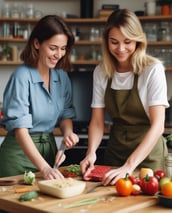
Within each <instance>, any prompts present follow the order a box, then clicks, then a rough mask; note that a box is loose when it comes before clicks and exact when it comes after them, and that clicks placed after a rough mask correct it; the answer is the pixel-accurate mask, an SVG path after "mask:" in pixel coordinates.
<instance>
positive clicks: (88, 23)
mask: <svg viewBox="0 0 172 213" xmlns="http://www.w3.org/2000/svg"><path fill="white" fill-rule="evenodd" d="M106 19H107V18H106V17H104V18H83V19H82V18H67V19H65V20H66V22H67V23H68V24H69V26H70V27H71V29H72V31H73V33H74V35H75V38H76V41H75V45H74V48H73V50H72V56H71V60H72V63H73V65H74V66H91V65H92V66H95V65H96V64H97V63H98V62H99V61H100V60H101V58H102V55H101V34H102V30H103V27H104V24H105V22H106ZM139 19H140V21H141V23H142V24H143V27H144V29H145V32H146V33H148V32H147V31H146V26H147V25H149V27H150V30H151V29H153V28H152V27H151V25H150V24H152V26H156V32H155V35H154V36H158V28H159V26H160V25H161V27H162V29H164V27H165V26H164V24H168V26H169V30H170V32H171V30H172V15H169V16H140V17H139ZM37 21H38V19H36V18H24V19H20V18H0V28H1V32H2V34H1V36H0V44H1V46H4V45H9V46H11V47H12V46H14V45H15V46H17V47H18V51H19V52H20V51H21V49H22V48H23V45H24V44H25V42H26V40H27V38H28V36H29V33H30V31H31V29H32V27H33V26H34V24H35V23H36V22H37ZM5 24H7V26H10V28H9V30H10V31H8V29H6V25H5ZM4 27H5V29H4ZM17 27H18V28H17ZM15 28H17V29H15ZM170 34H171V33H170ZM147 36H149V35H147ZM171 46H172V38H171V37H170V38H167V39H166V40H159V39H158V38H157V39H156V38H155V39H150V40H149V39H148V52H150V53H151V54H152V55H155V56H157V57H160V58H163V59H165V66H166V70H167V71H172V62H171V59H170V58H171V57H172V50H171V49H172V48H171ZM167 58H169V60H168V62H167V61H166V60H167ZM12 59H13V58H12V56H10V57H9V58H8V59H7V60H2V59H1V60H0V65H8V66H10V65H13V66H16V65H18V64H20V63H21V61H20V60H19V57H17V60H12Z"/></svg>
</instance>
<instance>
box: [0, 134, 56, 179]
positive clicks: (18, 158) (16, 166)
mask: <svg viewBox="0 0 172 213" xmlns="http://www.w3.org/2000/svg"><path fill="white" fill-rule="evenodd" d="M30 136H31V138H32V140H33V142H34V143H35V146H36V147H37V149H38V151H39V152H40V154H41V155H42V156H43V158H44V159H45V160H46V161H47V162H48V163H49V164H50V166H53V164H54V160H55V155H56V153H57V146H56V142H55V138H54V136H53V134H52V133H34V134H30ZM0 162H1V163H0V177H7V176H14V175H20V174H24V172H25V171H32V172H37V171H38V169H37V168H36V167H35V165H33V164H32V162H31V161H30V160H29V159H28V157H27V156H26V155H25V153H24V152H23V150H22V148H21V146H20V145H19V143H18V141H17V139H16V137H15V135H14V134H13V133H8V134H7V136H6V138H5V139H4V141H3V143H2V145H1V147H0Z"/></svg>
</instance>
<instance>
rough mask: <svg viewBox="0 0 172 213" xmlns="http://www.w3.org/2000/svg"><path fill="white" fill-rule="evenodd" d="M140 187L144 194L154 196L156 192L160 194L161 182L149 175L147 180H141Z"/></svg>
mask: <svg viewBox="0 0 172 213" xmlns="http://www.w3.org/2000/svg"><path fill="white" fill-rule="evenodd" d="M140 187H141V190H142V192H143V193H144V194H147V195H154V194H155V193H156V192H158V189H159V182H158V180H157V178H156V177H154V176H151V177H150V176H149V175H147V176H146V177H145V178H142V179H141V182H140Z"/></svg>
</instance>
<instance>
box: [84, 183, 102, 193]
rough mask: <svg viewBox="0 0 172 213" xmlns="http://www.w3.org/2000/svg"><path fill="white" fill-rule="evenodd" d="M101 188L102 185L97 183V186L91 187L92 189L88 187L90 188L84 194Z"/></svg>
mask: <svg viewBox="0 0 172 213" xmlns="http://www.w3.org/2000/svg"><path fill="white" fill-rule="evenodd" d="M101 186H103V184H102V183H99V184H97V185H95V186H92V187H90V188H89V189H88V190H87V191H86V193H91V192H93V191H94V190H95V189H96V188H98V187H101Z"/></svg>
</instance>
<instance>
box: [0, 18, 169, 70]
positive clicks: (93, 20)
mask: <svg viewBox="0 0 172 213" xmlns="http://www.w3.org/2000/svg"><path fill="white" fill-rule="evenodd" d="M138 18H139V19H140V21H145V22H146V21H165V20H166V21H170V20H172V15H169V16H161V15H157V16H139V17H138ZM38 20H39V19H37V18H22V19H21V18H3V17H0V23H1V24H2V23H3V22H10V23H14V22H21V23H22V24H25V23H26V24H28V23H32V24H33V23H36V22H37V21H38ZM106 20H107V17H102V18H101V17H97V18H66V19H65V21H66V22H67V23H69V24H70V25H75V24H76V26H78V25H79V24H81V25H82V24H85V25H88V26H90V24H91V25H92V24H94V25H98V24H104V23H105V22H106ZM26 41H27V39H24V38H13V37H12V36H10V37H5V38H4V37H2V36H1V37H0V42H1V43H2V44H3V43H25V42H26ZM101 43H102V41H101V39H98V40H95V41H90V40H77V41H75V45H76V46H88V47H89V46H90V47H91V46H92V45H97V46H99V45H101ZM170 45H171V46H172V41H154V42H153V41H148V46H150V47H151V46H153V47H154V46H157V47H158V46H170ZM78 48H80V47H78ZM98 62H99V61H97V60H87V59H85V60H76V61H74V62H72V63H73V64H74V65H96V64H98ZM21 63H22V62H20V61H16V62H15V61H0V65H9V66H12V65H19V64H21ZM166 71H172V67H167V68H166Z"/></svg>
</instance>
